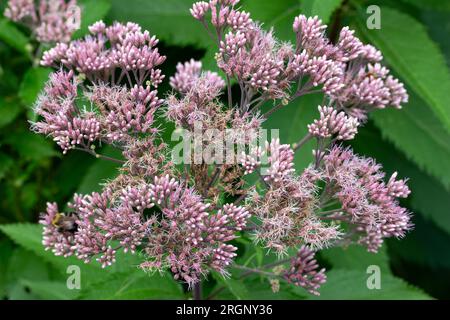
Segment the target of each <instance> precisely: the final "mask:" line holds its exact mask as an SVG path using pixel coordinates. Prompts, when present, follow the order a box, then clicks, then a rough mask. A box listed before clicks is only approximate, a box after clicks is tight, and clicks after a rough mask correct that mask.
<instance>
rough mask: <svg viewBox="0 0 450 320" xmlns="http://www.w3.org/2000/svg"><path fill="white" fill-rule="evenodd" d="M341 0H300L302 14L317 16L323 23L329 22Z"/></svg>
mask: <svg viewBox="0 0 450 320" xmlns="http://www.w3.org/2000/svg"><path fill="white" fill-rule="evenodd" d="M342 1H343V0H302V1H301V4H302V13H303V14H305V15H306V16H318V17H319V18H320V19H322V21H323V23H325V24H326V23H328V22H329V21H330V18H331V16H332V15H333V12H334V11H335V10H336V9H337V8H339V6H340V5H341V3H342Z"/></svg>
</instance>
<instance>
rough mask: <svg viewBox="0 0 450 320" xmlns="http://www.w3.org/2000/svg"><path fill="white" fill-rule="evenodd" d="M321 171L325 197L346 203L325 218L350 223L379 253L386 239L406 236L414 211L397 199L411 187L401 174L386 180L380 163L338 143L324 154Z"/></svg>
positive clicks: (370, 246)
mask: <svg viewBox="0 0 450 320" xmlns="http://www.w3.org/2000/svg"><path fill="white" fill-rule="evenodd" d="M320 174H321V175H322V177H321V179H322V180H323V181H325V182H326V184H327V188H326V192H325V191H324V195H323V198H322V199H326V200H327V201H329V200H332V199H337V200H338V201H339V202H340V203H341V205H342V208H339V209H337V210H336V212H334V213H331V214H327V215H325V216H323V217H322V219H325V220H327V219H328V220H338V221H344V222H346V223H348V224H349V225H350V227H351V228H352V230H353V232H354V233H355V235H356V236H357V237H358V242H360V243H361V244H364V245H365V246H367V248H368V250H369V251H371V252H377V250H378V248H379V247H380V246H381V244H382V243H383V239H384V238H388V237H397V238H398V237H403V236H404V235H405V233H406V231H408V230H409V229H411V227H412V223H411V214H410V213H409V212H408V210H406V209H405V208H403V207H401V206H400V205H399V203H398V200H397V199H398V198H406V197H407V196H408V195H409V193H410V190H409V188H408V186H407V185H406V180H403V179H401V180H397V179H396V177H397V173H394V174H393V175H392V176H391V178H390V179H389V181H388V182H387V183H384V182H383V178H384V173H383V172H382V171H381V166H380V165H379V164H377V163H375V162H374V161H373V160H372V159H370V158H369V159H368V158H363V157H358V156H356V155H354V154H353V152H352V151H351V150H349V149H343V148H342V147H340V146H335V147H333V148H332V149H331V150H330V152H329V153H328V154H327V155H326V156H325V157H324V166H323V170H322V172H321V173H320Z"/></svg>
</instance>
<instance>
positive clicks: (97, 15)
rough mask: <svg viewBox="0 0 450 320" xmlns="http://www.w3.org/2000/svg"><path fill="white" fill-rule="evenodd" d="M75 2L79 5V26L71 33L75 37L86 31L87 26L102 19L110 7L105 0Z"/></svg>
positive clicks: (82, 34)
mask: <svg viewBox="0 0 450 320" xmlns="http://www.w3.org/2000/svg"><path fill="white" fill-rule="evenodd" d="M77 4H78V6H80V7H81V26H80V29H78V30H77V31H76V32H75V33H74V35H73V38H75V39H76V38H80V37H82V36H84V35H85V34H86V33H88V27H89V26H90V25H91V24H93V23H95V22H97V21H99V20H102V19H103V18H104V17H105V16H106V14H107V13H108V11H109V9H110V8H111V3H110V2H109V1H107V0H96V1H90V0H81V1H80V0H79V1H78V3H77Z"/></svg>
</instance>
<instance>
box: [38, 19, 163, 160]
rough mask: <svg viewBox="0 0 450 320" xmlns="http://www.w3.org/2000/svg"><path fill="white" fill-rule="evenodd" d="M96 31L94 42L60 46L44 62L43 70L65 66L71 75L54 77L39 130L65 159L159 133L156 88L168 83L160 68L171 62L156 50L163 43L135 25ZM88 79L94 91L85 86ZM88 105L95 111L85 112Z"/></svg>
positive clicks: (93, 29) (101, 27) (99, 24)
mask: <svg viewBox="0 0 450 320" xmlns="http://www.w3.org/2000/svg"><path fill="white" fill-rule="evenodd" d="M90 30H91V32H92V34H93V35H92V36H87V37H86V38H85V39H83V40H76V41H73V42H71V43H70V44H65V43H58V44H57V45H56V46H55V47H54V48H52V49H50V50H49V51H47V52H45V53H44V58H43V60H42V63H43V65H58V64H62V65H63V66H64V67H65V68H67V69H68V70H69V71H65V70H64V69H62V70H60V71H58V72H57V73H54V74H52V75H51V78H50V81H49V82H48V83H47V85H46V88H45V90H44V93H43V94H41V95H40V97H39V99H38V102H37V103H36V106H35V112H36V114H37V115H39V116H41V117H42V119H41V120H40V121H38V122H36V123H34V124H33V129H34V130H35V131H36V132H38V133H42V134H46V135H50V136H52V137H53V139H54V140H55V141H56V142H57V143H58V144H59V145H60V147H61V148H62V149H63V152H64V153H66V152H67V151H68V150H69V149H73V148H82V149H85V150H89V148H90V147H91V146H92V145H93V143H94V142H95V141H96V140H98V141H106V142H124V141H129V140H130V139H132V138H131V137H133V136H136V135H139V134H143V133H156V132H157V131H158V130H157V129H156V128H154V127H152V124H153V122H154V115H155V112H156V110H157V109H158V108H159V107H160V106H161V105H162V103H163V100H162V99H160V98H158V96H157V94H158V93H157V91H156V89H155V90H153V89H152V87H155V88H156V87H157V86H158V84H159V83H161V81H162V79H163V78H164V76H163V75H162V74H161V71H160V70H159V69H155V67H156V66H158V65H160V64H161V63H162V62H163V61H164V60H165V57H164V56H161V55H160V54H159V53H158V50H157V48H154V46H155V45H156V44H157V43H158V40H157V39H156V38H155V37H154V36H153V37H151V36H150V34H149V33H148V31H144V32H142V31H141V28H140V27H139V26H138V25H136V24H133V23H127V24H126V25H124V24H120V23H115V24H114V25H113V26H111V27H106V26H105V25H104V24H103V22H97V23H95V24H94V25H92V26H91V27H90ZM107 41H109V44H108V43H107ZM86 77H87V78H88V79H89V80H90V85H89V86H85V85H84V80H85V78H86ZM116 77H118V78H116ZM131 77H132V78H133V79H132V78H131ZM124 78H126V79H127V81H125V83H123V82H124V81H123V79H124ZM147 79H149V83H148V82H147V83H146V80H147ZM81 89H82V90H81ZM86 100H87V101H88V102H89V104H90V105H89V106H86V105H83V106H81V105H80V104H81V103H86Z"/></svg>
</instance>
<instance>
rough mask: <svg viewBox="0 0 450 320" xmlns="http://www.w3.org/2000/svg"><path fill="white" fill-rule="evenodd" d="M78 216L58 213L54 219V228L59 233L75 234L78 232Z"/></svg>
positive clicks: (70, 213)
mask: <svg viewBox="0 0 450 320" xmlns="http://www.w3.org/2000/svg"><path fill="white" fill-rule="evenodd" d="M77 220H78V214H77V213H76V212H68V213H67V214H64V213H57V214H56V215H55V217H54V218H53V219H52V226H54V227H55V228H57V230H58V232H62V233H65V232H67V233H72V234H74V233H75V232H76V231H77V230H78V224H77Z"/></svg>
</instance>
